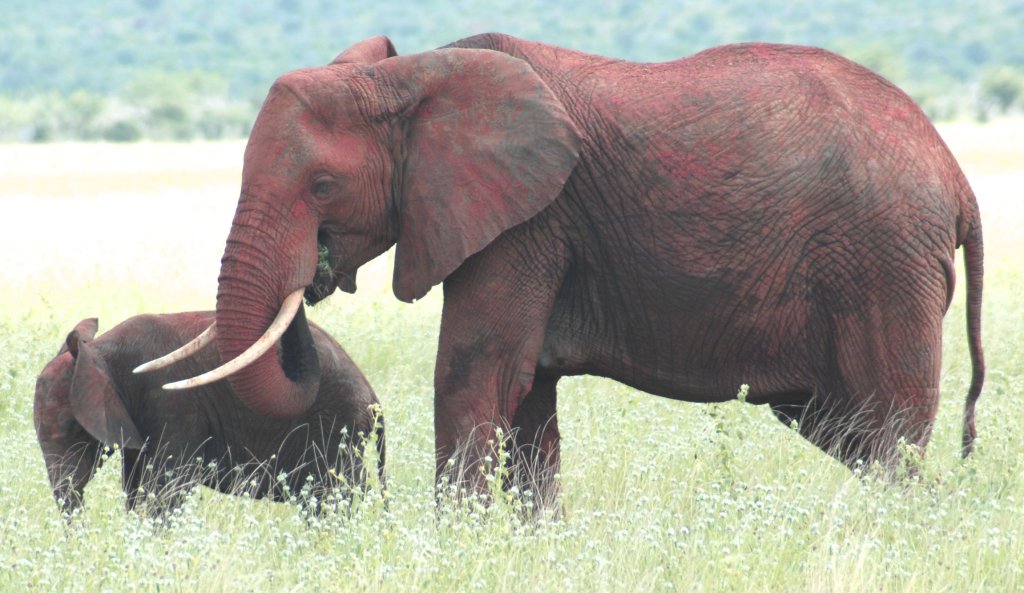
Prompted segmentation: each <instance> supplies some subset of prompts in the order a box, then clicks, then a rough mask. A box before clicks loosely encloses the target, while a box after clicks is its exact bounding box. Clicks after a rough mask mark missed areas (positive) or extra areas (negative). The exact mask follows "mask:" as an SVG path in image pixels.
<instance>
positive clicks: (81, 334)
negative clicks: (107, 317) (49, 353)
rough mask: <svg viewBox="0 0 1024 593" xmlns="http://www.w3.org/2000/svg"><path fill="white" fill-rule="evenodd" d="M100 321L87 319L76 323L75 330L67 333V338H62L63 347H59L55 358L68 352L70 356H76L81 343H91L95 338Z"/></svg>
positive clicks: (93, 318)
mask: <svg viewBox="0 0 1024 593" xmlns="http://www.w3.org/2000/svg"><path fill="white" fill-rule="evenodd" d="M99 327H100V321H99V319H96V318H95V317H91V318H89V319H83V320H81V321H79V322H78V325H76V326H75V329H73V330H71V332H70V333H68V337H67V338H64V345H63V346H61V347H60V351H59V352H57V356H60V355H61V354H64V353H65V352H70V353H71V356H75V357H77V356H78V345H79V344H80V343H82V342H88V341H91V340H92V339H93V338H95V337H96V331H97V330H99Z"/></svg>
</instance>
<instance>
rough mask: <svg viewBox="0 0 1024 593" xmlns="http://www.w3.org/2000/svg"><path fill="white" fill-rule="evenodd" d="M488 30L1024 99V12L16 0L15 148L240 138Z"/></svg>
mask: <svg viewBox="0 0 1024 593" xmlns="http://www.w3.org/2000/svg"><path fill="white" fill-rule="evenodd" d="M485 31H502V32H506V33H511V34H514V35H518V36H521V37H525V38H529V39H534V40H539V41H545V42H549V43H554V44H559V45H565V46H569V47H573V48H577V49H582V50H585V51H590V52H594V53H599V54H604V55H609V56H615V57H622V58H627V59H631V60H641V61H659V60H668V59H673V58H676V57H680V56H683V55H687V54H691V53H694V52H696V51H699V50H701V49H704V48H707V47H710V46H713V45H718V44H721V43H729V42H736V41H755V40H758V41H776V42H786V43H800V44H808V45H817V46H822V47H826V48H829V49H832V50H834V51H837V52H839V53H842V54H844V55H847V56H848V57H851V58H853V59H855V60H858V61H860V62H862V63H864V64H866V65H868V66H870V67H872V68H874V69H876V70H878V71H880V72H881V73H883V74H884V75H886V76H888V77H890V78H891V79H892V80H893V81H895V82H896V83H897V84H899V85H901V86H902V87H903V88H905V89H907V90H908V91H909V92H910V93H911V94H912V95H913V96H914V97H915V98H917V99H918V100H919V101H920V102H921V103H922V105H923V106H924V107H925V108H926V110H927V111H928V112H929V114H931V115H932V116H933V117H934V118H936V119H950V118H955V117H988V116H990V115H998V114H1000V113H1002V112H1005V111H1012V110H1014V109H1016V108H1018V103H1020V102H1024V99H1020V95H1021V94H1022V92H1021V91H1022V82H1021V81H1022V80H1024V74H1022V73H1024V34H1022V33H1021V32H1022V31H1024V0H987V1H984V2H968V1H949V0H899V1H895V2H883V1H861V0H833V1H829V0H823V1H818V2H810V1H806V0H797V1H783V0H731V1H728V2H718V1H710V0H696V1H690V2H681V1H679V2H636V1H635V0H605V1H601V2H596V3H592V4H589V5H586V6H584V5H583V3H578V2H575V1H570V0H555V1H547V2H541V1H539V0H523V1H520V2H499V3H492V2H483V1H480V0H459V1H455V2H441V1H437V0H426V1H423V2H397V1H394V0H384V1H377V2H341V1H339V0H288V1H284V0H278V1H277V2H266V3H256V2H251V1H241V0H220V1H217V2H208V1H207V0H176V1H173V2H172V1H170V0H112V1H107V2H100V1H98V0H85V1H82V2H77V3H65V2H54V1H52V0H4V2H3V3H2V4H0V140H5V141H11V140H22V141H25V140H49V139H61V138H84V139H90V138H104V137H105V138H108V139H133V138H138V137H151V138H172V139H188V138H193V137H222V136H238V135H242V134H244V133H245V132H246V130H247V126H248V124H249V122H251V120H252V118H253V117H254V115H255V111H256V109H257V107H258V104H259V102H260V101H261V100H262V97H263V96H264V94H265V93H266V90H267V88H268V86H269V85H270V83H271V82H272V81H273V79H274V78H275V77H277V76H278V75H279V74H281V73H283V72H285V71H287V70H290V69H293V68H297V67H302V66H313V65H319V64H323V63H326V62H327V61H329V60H330V59H331V58H332V57H333V56H334V55H335V54H336V53H338V52H339V51H341V50H342V49H344V48H345V47H346V46H347V45H349V44H351V43H352V42H354V41H357V40H359V39H362V38H365V37H368V36H371V35H376V34H386V35H388V36H389V37H391V39H392V40H393V41H394V42H395V45H396V47H397V48H398V51H399V52H400V53H409V52H417V51H422V50H426V49H430V48H433V47H437V46H439V45H443V44H445V43H447V42H450V41H453V40H455V39H459V38H461V37H466V36H469V35H472V34H475V33H480V32H485Z"/></svg>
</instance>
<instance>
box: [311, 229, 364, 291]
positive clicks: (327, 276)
mask: <svg viewBox="0 0 1024 593" xmlns="http://www.w3.org/2000/svg"><path fill="white" fill-rule="evenodd" d="M316 248H317V260H316V273H315V274H314V275H313V281H312V282H311V283H310V284H309V286H307V287H306V291H305V293H304V295H303V296H304V297H305V299H306V303H307V304H308V305H310V306H313V305H315V304H317V303H319V302H320V301H322V300H324V299H326V298H327V297H329V296H331V294H332V293H334V290H335V289H336V288H340V289H341V290H342V291H344V292H347V293H349V294H351V293H354V292H355V291H356V275H355V272H353V273H345V272H339V271H337V267H338V265H339V263H340V262H339V259H340V258H339V256H338V254H337V253H336V251H337V250H332V249H331V247H330V245H329V244H328V241H327V240H326V238H325V237H324V233H323V232H321V233H320V236H319V237H317V244H316Z"/></svg>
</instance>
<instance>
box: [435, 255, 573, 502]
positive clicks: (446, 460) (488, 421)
mask: <svg viewBox="0 0 1024 593" xmlns="http://www.w3.org/2000/svg"><path fill="white" fill-rule="evenodd" d="M500 255H502V254H499V256H488V257H485V258H482V260H477V261H474V262H472V264H470V262H467V264H468V265H466V266H464V267H463V268H460V270H458V271H457V272H456V273H455V274H453V275H452V276H450V277H449V278H448V279H447V280H446V281H445V303H444V311H443V313H442V320H441V337H440V344H439V347H438V358H437V368H436V369H435V377H434V381H435V383H434V387H435V399H434V430H435V439H436V445H437V449H436V453H437V457H436V461H437V480H438V485H439V486H440V487H441V490H442V494H454V495H455V496H456V498H458V499H461V498H462V496H463V495H465V494H478V495H480V496H481V497H483V498H484V500H485V501H486V500H489V496H490V495H491V494H493V493H494V492H495V489H496V488H499V487H501V486H503V485H504V483H506V482H508V481H509V478H512V477H514V479H516V480H518V479H520V477H521V476H523V475H525V474H523V473H522V471H519V472H518V473H517V475H516V476H508V475H506V471H507V470H509V469H511V470H513V471H515V470H517V469H522V470H525V469H526V468H529V467H531V466H532V467H533V469H534V470H537V469H539V468H540V466H539V465H538V464H539V463H540V464H546V467H548V468H552V467H553V468H555V470H554V471H557V466H558V431H557V425H556V424H555V422H554V410H555V397H554V395H555V392H554V386H555V381H557V378H546V379H543V380H538V381H536V382H535V373H536V368H537V360H538V357H539V355H540V351H541V348H542V347H543V345H544V335H545V330H546V328H547V323H548V320H549V317H550V314H551V310H552V306H553V303H554V299H555V295H556V292H557V288H558V284H557V283H556V282H554V281H551V279H547V281H541V280H540V279H538V278H526V279H525V280H523V274H522V273H521V270H519V271H517V270H510V269H508V268H507V267H504V266H502V265H501V264H502V262H501V261H500ZM505 255H507V254H505ZM494 260H499V261H497V262H495V261H494ZM492 266H493V267H492ZM494 268H497V270H498V271H497V272H495V271H494ZM509 278H518V279H520V282H519V283H518V284H515V285H513V284H511V283H510V282H509V281H508V279H509ZM550 473H552V472H549V471H546V470H545V471H541V472H540V474H543V475H545V476H549V474H550ZM499 478H500V480H499ZM496 480H498V481H496ZM550 490H551V481H550V480H549V479H547V478H545V479H541V480H537V481H536V484H535V489H534V492H533V494H534V496H535V499H536V500H537V501H548V500H550V499H551V498H552V496H551V494H550V493H549V491H550ZM446 491H447V492H446Z"/></svg>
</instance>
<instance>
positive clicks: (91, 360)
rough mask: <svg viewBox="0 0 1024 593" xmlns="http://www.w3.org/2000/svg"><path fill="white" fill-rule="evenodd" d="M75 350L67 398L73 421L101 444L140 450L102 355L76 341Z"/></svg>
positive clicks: (139, 443)
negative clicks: (72, 375) (69, 392)
mask: <svg viewBox="0 0 1024 593" xmlns="http://www.w3.org/2000/svg"><path fill="white" fill-rule="evenodd" d="M77 351H78V354H77V356H76V362H75V374H74V377H73V378H72V380H71V395H70V398H69V399H70V400H71V412H72V413H73V414H74V416H75V420H77V421H78V423H79V424H81V425H82V427H83V428H85V430H87V431H88V432H89V434H91V435H92V436H93V437H94V438H96V439H97V440H99V441H100V442H102V443H104V444H105V445H108V446H113V445H115V444H117V445H121V446H123V447H125V448H127V449H141V448H142V445H143V441H142V437H141V436H140V435H139V429H138V428H136V427H135V423H134V422H132V419H131V417H130V416H129V415H128V410H127V409H125V407H124V402H122V401H121V398H120V397H118V394H117V389H116V388H115V387H114V383H113V381H112V379H111V377H110V372H109V370H108V369H107V365H106V363H105V362H104V360H103V358H102V357H101V356H100V354H99V353H98V352H96V348H95V347H93V346H92V345H90V344H83V343H80V344H79V345H78V347H77Z"/></svg>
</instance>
